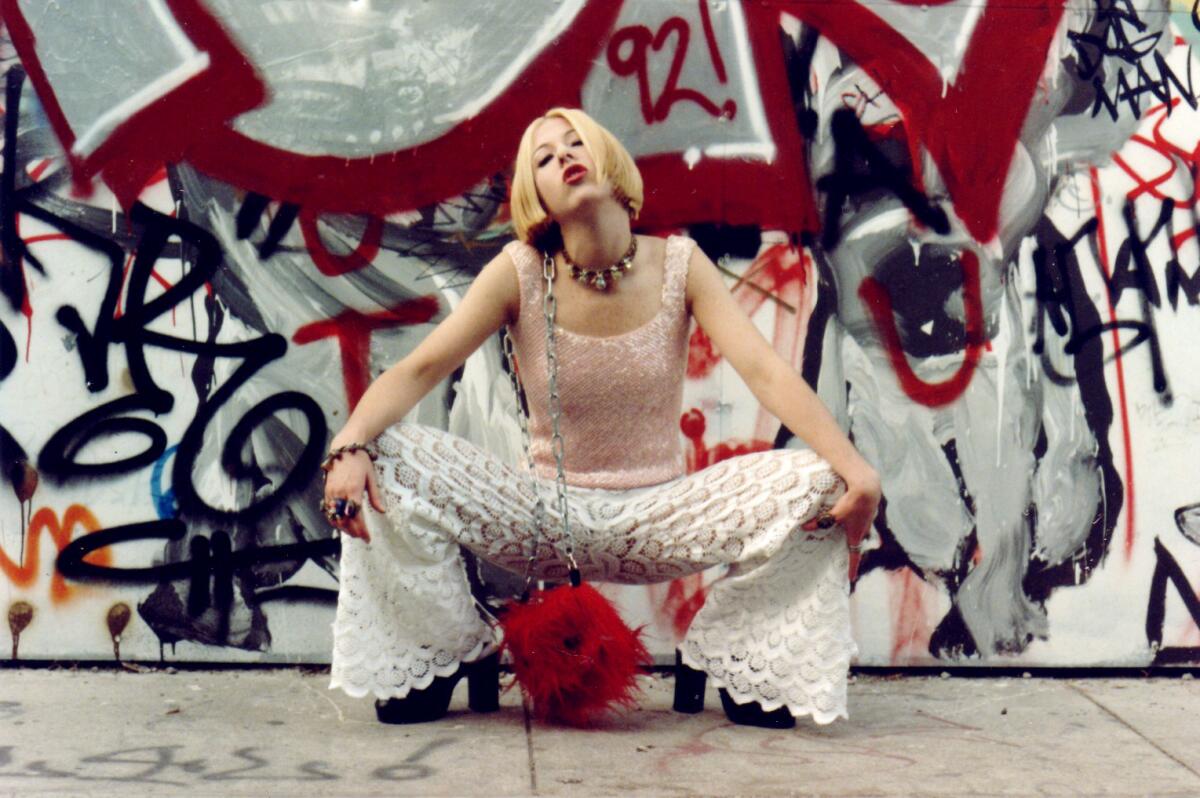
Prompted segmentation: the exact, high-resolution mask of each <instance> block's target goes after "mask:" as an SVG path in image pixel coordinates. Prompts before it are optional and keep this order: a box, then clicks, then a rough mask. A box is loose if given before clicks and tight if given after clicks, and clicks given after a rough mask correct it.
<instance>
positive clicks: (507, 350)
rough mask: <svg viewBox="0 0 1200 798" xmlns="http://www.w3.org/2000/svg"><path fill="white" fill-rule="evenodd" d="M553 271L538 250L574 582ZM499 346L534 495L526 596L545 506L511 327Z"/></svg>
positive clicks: (560, 499) (554, 439)
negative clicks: (559, 389) (555, 326)
mask: <svg viewBox="0 0 1200 798" xmlns="http://www.w3.org/2000/svg"><path fill="white" fill-rule="evenodd" d="M636 248H637V239H636V238H635V239H634V245H633V249H636ZM563 254H564V256H565V255H566V251H565V250H564V251H563ZM554 274H555V266H554V257H553V256H552V255H551V254H550V253H549V252H544V253H542V279H543V280H544V281H545V284H546V291H545V293H544V294H543V296H542V315H543V316H544V318H545V321H546V375H547V379H548V382H549V388H550V390H549V394H550V402H549V404H550V421H551V425H552V431H553V434H552V435H551V438H550V450H551V452H553V454H554V463H555V466H556V469H557V474H556V476H555V485H556V497H555V498H556V500H557V504H558V512H559V516H560V517H561V518H562V532H563V541H564V544H565V546H566V552H565V554H566V557H567V565H568V566H569V567H570V569H571V571H570V578H571V583H572V584H578V582H579V565H578V563H576V562H575V540H574V538H572V537H571V525H570V521H569V518H568V515H567V477H566V471H565V470H564V469H563V455H564V448H563V436H562V432H561V430H560V428H559V420H560V419H561V417H562V403H561V402H560V400H559V395H558V351H557V350H558V347H557V338H556V336H555V332H554V320H555V317H556V316H557V315H558V300H557V299H555V297H554ZM503 346H504V358H505V360H506V361H507V363H508V377H509V380H510V381H511V382H512V386H513V392H514V393H515V394H516V399H517V409H518V411H519V412H518V413H517V418H518V421H519V423H520V427H521V439H522V441H523V443H524V444H525V457H526V459H527V460H528V463H529V475H530V482H531V483H532V486H533V495H534V504H533V522H534V537H533V547H532V549H531V551H530V552H529V559H528V561H527V562H526V565H525V594H526V595H528V593H529V586H530V584H532V582H533V569H534V566H535V565H536V564H537V557H538V548H539V547H540V546H541V542H542V530H543V529H544V528H545V526H546V505H545V503H544V502H543V501H542V493H541V491H540V490H538V484H537V469H536V467H535V465H534V462H533V449H532V446H531V438H530V435H529V416H528V412H527V410H526V407H527V406H528V397H527V396H526V394H525V391H524V389H523V388H522V386H521V381H520V378H519V377H518V376H517V368H516V359H515V357H514V355H513V338H512V330H511V329H510V328H509V326H508V325H505V326H504V339H503Z"/></svg>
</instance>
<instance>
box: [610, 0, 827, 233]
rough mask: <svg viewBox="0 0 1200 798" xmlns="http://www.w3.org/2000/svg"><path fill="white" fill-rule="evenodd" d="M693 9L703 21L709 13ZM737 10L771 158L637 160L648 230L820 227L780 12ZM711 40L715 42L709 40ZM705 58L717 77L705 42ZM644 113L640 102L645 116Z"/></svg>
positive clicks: (720, 65)
mask: <svg viewBox="0 0 1200 798" xmlns="http://www.w3.org/2000/svg"><path fill="white" fill-rule="evenodd" d="M698 2H699V0H698ZM614 5H616V4H614ZM699 5H701V8H702V16H701V20H702V22H703V21H704V19H705V16H703V15H704V14H706V13H707V9H704V8H703V6H704V4H703V3H699ZM838 5H841V4H840V3H839V4H838ZM788 7H789V8H790V4H789V5H788ZM742 13H743V15H744V17H745V20H746V34H747V36H748V38H749V44H750V51H751V54H752V55H753V59H754V69H753V71H754V80H755V82H756V84H757V89H758V92H757V93H758V96H759V97H760V98H761V99H762V108H763V112H764V113H765V116H766V122H767V132H768V134H769V138H770V143H771V144H772V145H773V147H774V158H773V159H772V160H769V161H768V160H755V159H747V158H726V157H704V158H701V159H700V161H699V162H698V163H695V164H689V163H688V162H687V161H685V160H684V159H683V158H681V157H680V155H679V153H676V152H672V153H662V154H658V155H646V156H642V157H640V158H638V167H639V168H640V169H641V172H642V178H643V179H644V181H645V185H646V204H645V206H644V207H643V208H642V213H641V217H640V222H641V224H642V225H643V226H644V227H646V228H655V227H670V226H674V225H679V224H694V223H698V222H723V223H725V224H731V225H755V226H757V227H761V228H763V229H768V230H784V231H786V232H789V233H803V232H808V233H815V232H817V231H819V230H820V227H821V226H820V220H819V218H818V215H817V209H816V204H815V203H814V202H813V196H812V187H811V185H810V181H809V179H808V168H807V166H806V164H805V161H804V141H803V138H802V137H801V135H800V131H799V128H798V127H797V125H796V113H795V107H794V105H793V104H792V102H791V96H792V90H791V86H790V84H789V82H788V74H787V66H786V64H785V62H784V55H783V48H782V47H781V46H780V42H779V9H778V8H777V7H772V6H771V5H770V4H769V3H765V2H754V3H743V4H742ZM707 24H708V25H709V26H711V21H709V22H708V23H707ZM705 35H706V37H707V36H708V33H707V30H706V34H705ZM711 38H712V41H713V42H715V36H713V37H711ZM714 53H715V55H714ZM710 57H711V58H712V61H713V65H714V70H719V71H718V72H717V78H718V80H720V73H721V72H722V71H724V68H725V67H724V62H723V61H721V60H720V59H719V53H717V51H716V49H715V47H714V46H713V45H711V44H710ZM651 106H653V103H651ZM645 108H646V104H645V103H643V105H642V110H643V114H644V113H645ZM713 124H719V123H718V122H715V121H714V122H713Z"/></svg>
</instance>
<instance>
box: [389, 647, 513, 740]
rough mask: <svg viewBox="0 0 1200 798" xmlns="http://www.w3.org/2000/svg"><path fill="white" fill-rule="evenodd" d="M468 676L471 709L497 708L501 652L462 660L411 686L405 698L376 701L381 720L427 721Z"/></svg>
mask: <svg viewBox="0 0 1200 798" xmlns="http://www.w3.org/2000/svg"><path fill="white" fill-rule="evenodd" d="M464 676H466V677H467V706H468V707H470V708H471V711H473V712H495V711H496V710H498V709H499V708H500V653H499V652H495V653H493V654H491V655H489V656H487V657H484V658H483V659H480V660H476V661H475V662H464V663H462V664H461V665H459V666H458V670H457V671H455V672H454V673H453V674H452V675H450V676H435V677H434V678H433V681H432V682H431V683H430V685H429V686H428V687H426V688H425V689H423V690H412V691H410V692H409V694H408V695H406V696H404V698H389V699H387V700H386V701H384V700H382V699H377V700H376V701H375V717H377V718H379V722H380V723H428V722H429V721H433V720H437V719H438V718H441V717H443V716H445V714H446V710H448V709H449V708H450V697H451V696H452V695H453V694H454V687H455V685H457V684H458V680H459V679H461V678H462V677H464Z"/></svg>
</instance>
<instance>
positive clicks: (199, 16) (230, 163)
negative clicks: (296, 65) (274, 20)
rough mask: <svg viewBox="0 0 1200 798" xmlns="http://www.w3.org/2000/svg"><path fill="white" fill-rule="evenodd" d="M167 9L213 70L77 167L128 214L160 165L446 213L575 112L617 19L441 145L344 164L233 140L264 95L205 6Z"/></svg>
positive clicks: (351, 205)
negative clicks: (543, 118)
mask: <svg viewBox="0 0 1200 798" xmlns="http://www.w3.org/2000/svg"><path fill="white" fill-rule="evenodd" d="M166 3H167V6H168V8H169V10H170V12H171V13H172V14H173V15H174V17H175V21H176V22H178V23H179V26H180V27H181V28H182V29H183V30H184V31H185V32H186V33H187V35H188V37H189V38H190V39H191V40H192V42H193V44H194V45H195V46H196V49H198V50H200V51H201V52H204V53H206V54H207V55H208V57H209V62H210V65H209V68H208V69H206V70H205V71H204V72H203V73H201V74H200V75H198V76H197V77H195V78H193V79H192V80H190V81H188V82H187V83H185V84H183V85H182V86H180V87H179V88H177V89H175V90H174V91H172V92H170V93H169V94H166V95H164V96H163V97H161V98H159V99H158V100H157V101H156V102H154V103H153V104H152V105H150V106H148V107H147V108H146V109H144V110H143V111H141V112H140V113H138V114H135V115H134V116H133V117H131V118H130V119H128V120H127V121H126V122H125V123H124V124H122V125H121V126H120V128H119V129H118V131H117V132H116V133H114V134H113V135H112V136H110V138H109V139H108V140H106V141H105V142H104V143H103V144H102V145H101V146H100V147H99V148H98V149H97V150H96V151H95V152H94V153H92V154H91V155H89V156H87V157H77V156H71V161H72V174H73V177H74V178H75V180H76V182H77V184H78V185H79V186H80V188H81V190H82V189H86V187H87V186H89V185H90V180H91V178H92V177H93V176H95V175H96V174H98V173H100V171H101V169H102V168H103V167H104V166H105V165H119V167H120V168H116V169H104V172H103V177H104V180H105V182H106V183H108V185H109V186H110V187H111V188H112V189H113V193H114V194H116V195H117V197H118V198H119V200H120V201H121V203H122V205H123V206H125V207H128V206H129V204H130V203H131V202H132V201H133V199H134V198H135V197H136V196H137V192H138V190H139V189H140V188H141V187H142V186H143V185H144V184H145V182H146V178H147V177H148V176H149V175H150V174H152V173H153V172H154V170H155V169H157V168H158V166H159V165H161V164H162V163H164V162H167V163H175V162H179V161H182V160H187V161H190V162H191V163H192V164H194V165H196V166H197V167H198V168H199V169H201V170H202V171H204V172H206V173H207V174H209V175H211V176H213V177H216V178H217V179H219V180H224V181H226V182H228V183H230V184H231V185H236V186H240V187H242V188H245V189H248V190H250V191H254V192H256V193H259V194H263V195H265V196H270V197H273V198H275V199H277V200H280V201H283V202H291V203H294V204H297V205H301V206H303V207H307V208H312V209H316V210H321V211H325V212H333V213H378V214H386V213H389V212H391V211H396V210H408V209H411V208H416V207H421V206H424V205H429V204H433V203H436V202H439V201H441V200H443V199H445V198H446V197H452V196H454V195H456V194H458V193H460V192H462V191H464V190H466V189H468V188H470V186H472V185H474V184H475V183H477V182H478V181H479V180H481V179H483V178H485V177H486V176H488V175H492V174H495V173H497V172H501V171H503V170H504V169H506V168H507V167H508V165H509V163H510V162H511V161H512V157H513V154H514V153H515V152H516V149H517V142H518V140H519V138H520V135H521V131H522V130H523V128H524V125H525V123H526V122H527V121H528V120H529V119H532V118H533V117H534V116H536V115H538V114H540V113H542V112H543V111H545V110H546V109H547V108H549V107H550V106H554V105H571V106H578V105H579V104H580V100H579V87H580V86H581V85H582V84H583V81H584V79H585V78H586V77H587V74H588V72H589V71H590V70H591V68H592V66H593V65H594V63H595V57H596V55H597V54H598V53H599V52H600V48H601V47H602V46H603V44H604V36H603V35H597V31H600V32H604V31H608V30H610V29H611V28H612V25H613V23H614V22H615V21H616V18H617V15H618V13H619V12H620V9H621V4H620V3H612V2H607V0H593V1H592V2H589V3H586V4H585V5H584V6H583V8H582V9H581V10H580V11H579V12H578V13H577V14H576V15H575V18H574V19H573V20H572V21H571V22H570V24H569V25H568V26H567V28H566V29H565V30H564V31H563V32H562V34H561V35H559V36H558V37H557V38H556V39H555V40H554V41H553V42H552V43H551V44H550V45H548V46H547V47H546V48H545V49H544V50H543V51H542V52H540V53H538V55H537V56H535V57H534V58H533V59H531V60H530V62H529V63H528V64H527V66H526V67H525V69H524V70H522V71H521V72H520V73H519V74H518V75H516V76H515V77H514V79H513V81H512V82H511V83H510V84H509V85H508V86H507V87H506V88H505V89H504V90H503V91H501V92H500V93H499V94H498V95H497V96H496V97H495V98H494V99H493V100H492V101H491V102H490V103H489V104H488V105H487V107H485V108H483V109H482V110H480V111H479V112H478V113H477V114H475V115H474V116H472V117H471V118H469V119H466V120H464V121H463V122H461V123H459V124H458V125H457V126H455V127H454V128H452V129H450V130H449V131H447V132H446V133H445V134H444V135H442V136H441V137H439V138H438V139H436V140H433V141H428V142H424V143H422V144H420V145H417V146H413V147H410V148H408V149H405V150H398V151H395V152H390V153H377V154H374V155H372V156H364V157H359V158H350V159H347V158H344V157H341V156H333V155H311V154H304V153H300V152H296V151H289V150H283V149H280V148H277V147H273V146H271V145H269V144H264V143H262V142H260V141H258V140H255V139H252V138H250V137H248V136H245V135H243V134H241V133H238V132H237V131H235V130H234V129H233V127H232V125H230V121H231V120H232V119H234V118H235V117H236V116H238V115H239V114H241V113H244V112H246V111H248V110H251V109H253V108H256V107H258V106H260V105H261V104H262V103H263V102H264V101H265V100H266V98H267V93H268V91H267V87H266V86H265V84H264V83H263V80H262V78H261V76H260V75H259V74H258V73H257V72H256V71H255V70H254V68H253V67H252V66H251V61H250V59H249V58H248V57H247V56H246V55H245V54H243V53H242V52H241V50H240V49H239V48H238V47H237V46H236V44H234V42H233V39H232V38H231V37H230V36H229V35H228V33H227V32H226V31H225V30H224V29H223V28H222V26H221V24H220V23H219V22H218V21H217V20H216V18H214V17H213V16H211V15H210V14H209V13H208V12H207V11H206V10H205V9H204V6H203V3H202V2H201V0H166ZM0 9H2V10H3V14H4V18H5V21H6V22H7V23H8V25H9V30H10V33H11V35H12V40H13V44H14V46H15V47H16V50H17V52H18V54H19V55H20V58H21V63H22V64H23V65H24V66H25V67H26V69H27V71H28V73H29V77H30V79H31V80H32V81H33V83H34V86H35V88H36V89H37V93H38V97H39V99H41V101H42V104H43V106H45V108H46V111H47V114H48V115H49V116H50V119H51V123H52V125H53V127H54V130H55V133H56V134H57V135H58V137H59V140H60V141H61V142H62V143H63V145H64V148H65V149H67V150H68V151H69V150H70V148H71V145H72V144H73V143H74V142H75V139H76V131H73V130H72V129H71V127H70V124H69V123H68V121H67V117H66V115H65V113H64V112H63V110H62V107H61V106H60V104H59V103H58V101H57V100H56V98H55V94H54V87H53V86H52V85H51V83H50V81H49V79H48V77H47V76H46V74H45V71H44V70H43V69H42V68H41V65H40V58H41V57H42V54H39V52H38V49H37V41H36V38H35V36H34V34H33V31H32V30H31V29H30V28H29V25H28V23H27V22H26V20H25V18H24V16H23V14H22V13H21V9H20V2H19V0H0ZM45 56H46V57H53V56H52V55H51V54H45Z"/></svg>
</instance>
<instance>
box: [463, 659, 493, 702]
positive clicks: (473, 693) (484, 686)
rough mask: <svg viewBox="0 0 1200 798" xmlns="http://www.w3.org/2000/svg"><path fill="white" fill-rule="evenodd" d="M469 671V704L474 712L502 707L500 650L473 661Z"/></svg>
mask: <svg viewBox="0 0 1200 798" xmlns="http://www.w3.org/2000/svg"><path fill="white" fill-rule="evenodd" d="M467 667H468V668H470V671H469V672H468V673H467V706H468V707H470V708H471V711H472V712H495V711H497V710H498V709H500V652H498V651H497V652H495V653H493V654H491V655H489V656H486V657H484V658H483V659H481V660H476V661H475V662H472V663H471V664H470V665H469V666H467Z"/></svg>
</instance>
